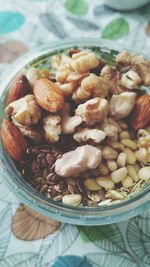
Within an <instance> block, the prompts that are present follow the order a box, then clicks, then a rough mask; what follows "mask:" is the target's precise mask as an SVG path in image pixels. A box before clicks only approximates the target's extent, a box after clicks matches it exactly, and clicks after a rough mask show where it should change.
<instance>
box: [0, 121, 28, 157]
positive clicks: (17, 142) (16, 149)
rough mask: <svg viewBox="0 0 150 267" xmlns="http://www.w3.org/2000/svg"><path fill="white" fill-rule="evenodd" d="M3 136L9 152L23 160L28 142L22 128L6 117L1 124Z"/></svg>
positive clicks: (4, 144) (5, 146)
mask: <svg viewBox="0 0 150 267" xmlns="http://www.w3.org/2000/svg"><path fill="white" fill-rule="evenodd" d="M1 138H2V142H3V146H4V148H5V149H6V150H7V152H8V154H9V155H10V156H11V157H12V158H13V159H14V160H16V161H20V160H22V159H23V156H24V154H25V151H26V149H27V143H26V141H25V139H24V137H23V136H22V134H21V132H20V130H19V129H18V128H17V127H16V126H15V125H14V124H13V123H12V122H11V121H9V120H7V119H4V120H3V123H2V125H1Z"/></svg>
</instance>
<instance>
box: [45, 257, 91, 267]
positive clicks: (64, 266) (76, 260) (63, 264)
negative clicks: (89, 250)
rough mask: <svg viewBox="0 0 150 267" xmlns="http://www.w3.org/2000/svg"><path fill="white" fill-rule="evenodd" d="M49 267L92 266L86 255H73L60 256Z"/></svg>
mask: <svg viewBox="0 0 150 267" xmlns="http://www.w3.org/2000/svg"><path fill="white" fill-rule="evenodd" d="M49 267H93V265H92V264H91V263H89V262H88V260H87V258H86V257H79V256H74V255H67V256H60V257H58V258H57V259H56V261H55V262H54V263H53V264H52V265H50V266H49Z"/></svg>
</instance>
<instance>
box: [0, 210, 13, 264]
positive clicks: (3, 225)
mask: <svg viewBox="0 0 150 267" xmlns="http://www.w3.org/2000/svg"><path fill="white" fill-rule="evenodd" d="M11 216H12V209H11V205H7V206H6V207H5V208H4V209H3V210H2V211H1V212H0V258H2V257H3V256H4V254H5V252H6V249H7V246H8V242H9V239H10V236H11ZM0 266H1V264H0Z"/></svg>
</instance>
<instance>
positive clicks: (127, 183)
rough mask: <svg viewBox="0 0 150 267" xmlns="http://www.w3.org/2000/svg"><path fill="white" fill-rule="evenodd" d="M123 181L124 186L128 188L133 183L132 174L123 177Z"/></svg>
mask: <svg viewBox="0 0 150 267" xmlns="http://www.w3.org/2000/svg"><path fill="white" fill-rule="evenodd" d="M121 182H122V185H123V187H124V188H128V187H130V186H132V185H133V179H132V177H131V176H128V175H127V176H126V177H125V178H123V179H122V181H121Z"/></svg>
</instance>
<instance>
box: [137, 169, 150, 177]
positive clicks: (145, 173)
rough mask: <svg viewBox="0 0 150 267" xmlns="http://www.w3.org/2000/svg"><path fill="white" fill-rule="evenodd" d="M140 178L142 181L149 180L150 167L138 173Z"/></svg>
mask: <svg viewBox="0 0 150 267" xmlns="http://www.w3.org/2000/svg"><path fill="white" fill-rule="evenodd" d="M138 176H139V178H140V179H141V180H148V179H149V178H150V166H147V167H143V168H141V169H140V170H139V172H138Z"/></svg>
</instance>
